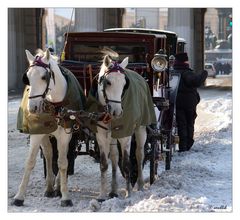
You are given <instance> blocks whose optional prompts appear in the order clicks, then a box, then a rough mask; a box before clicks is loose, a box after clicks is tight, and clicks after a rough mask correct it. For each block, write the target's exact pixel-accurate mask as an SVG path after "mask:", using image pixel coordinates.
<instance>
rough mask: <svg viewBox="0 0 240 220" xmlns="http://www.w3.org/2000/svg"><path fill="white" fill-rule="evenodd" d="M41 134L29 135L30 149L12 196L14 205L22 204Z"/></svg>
mask: <svg viewBox="0 0 240 220" xmlns="http://www.w3.org/2000/svg"><path fill="white" fill-rule="evenodd" d="M43 136H44V135H31V136H30V149H29V153H28V157H27V160H26V163H25V170H24V174H23V178H22V182H21V184H20V185H19V188H18V192H17V194H16V195H15V196H14V200H13V202H12V204H13V205H16V206H22V205H23V202H24V196H25V193H26V188H27V184H28V182H29V178H30V175H31V171H32V169H33V168H34V166H35V164H36V157H37V154H38V151H39V148H40V144H41V141H42V138H43Z"/></svg>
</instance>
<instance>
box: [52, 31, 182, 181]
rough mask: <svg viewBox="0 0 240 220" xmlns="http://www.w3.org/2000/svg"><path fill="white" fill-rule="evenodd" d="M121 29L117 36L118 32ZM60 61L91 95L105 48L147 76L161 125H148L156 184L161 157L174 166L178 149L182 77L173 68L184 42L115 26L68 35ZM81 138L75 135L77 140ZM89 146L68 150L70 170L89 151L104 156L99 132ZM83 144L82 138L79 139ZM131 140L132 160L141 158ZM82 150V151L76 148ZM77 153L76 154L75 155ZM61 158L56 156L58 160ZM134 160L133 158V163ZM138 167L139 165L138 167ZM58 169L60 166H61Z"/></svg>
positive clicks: (162, 34) (147, 154)
mask: <svg viewBox="0 0 240 220" xmlns="http://www.w3.org/2000/svg"><path fill="white" fill-rule="evenodd" d="M116 33H117V34H116ZM66 37H67V41H66V42H67V44H66V47H65V50H64V59H62V60H61V65H63V66H64V67H66V68H67V69H69V70H70V71H71V72H73V73H74V75H75V76H76V78H77V79H78V81H79V83H80V84H81V86H82V88H83V90H84V93H85V95H86V96H87V95H88V93H89V90H90V88H91V87H92V86H93V84H94V83H95V82H94V78H95V77H96V75H97V73H98V71H99V68H100V65H101V63H100V61H101V57H102V54H101V52H100V51H101V49H102V48H104V47H108V48H111V49H113V50H114V51H117V52H118V54H119V56H120V58H119V60H122V59H123V58H124V57H126V56H127V57H129V63H128V66H127V68H128V69H131V70H134V71H135V72H137V73H139V74H140V75H141V76H143V77H144V78H145V80H146V81H147V83H148V85H149V87H150V91H151V94H152V98H153V102H154V104H155V113H156V116H157V119H158V123H157V125H156V126H154V127H151V126H148V128H147V129H148V138H147V142H146V144H145V159H144V161H145V162H146V161H148V160H149V161H150V183H151V184H152V183H153V182H154V179H155V176H156V174H157V165H158V161H159V160H160V159H164V161H165V169H166V170H169V169H170V167H171V158H172V153H173V152H174V150H175V149H176V148H177V144H178V134H177V126H176V118H175V117H176V115H175V99H176V93H177V88H178V82H179V79H180V76H179V75H178V73H175V72H174V71H173V68H172V65H173V62H174V57H173V56H171V55H175V54H176V53H178V52H184V48H185V44H186V42H185V40H184V39H183V38H178V36H177V34H176V33H174V32H170V31H161V30H154V29H142V28H114V29H106V30H105V31H104V32H82V33H68V34H67V35H66ZM76 136H77V137H75V134H74V138H76V139H78V138H79V137H78V135H77V134H76ZM84 138H85V139H84V140H83V141H85V144H86V147H85V148H83V147H82V144H80V145H78V146H76V143H77V142H76V141H73V143H74V144H72V145H71V147H70V150H69V155H68V157H69V158H72V159H70V160H69V164H70V166H69V170H68V172H69V174H73V173H74V158H75V157H76V155H83V154H89V155H90V156H93V157H94V158H95V159H96V160H98V159H99V150H98V146H97V142H96V140H95V138H94V135H90V136H88V135H87V136H86V135H85V137H84ZM78 143H79V142H78ZM134 146H135V143H134V138H133V141H132V150H131V155H130V156H131V160H132V162H133V161H136V158H135V152H134ZM76 149H77V150H76ZM71 152H72V153H71ZM55 160H56V158H55ZM133 163H134V162H133ZM133 167H134V166H133ZM56 170H57V169H56ZM132 172H133V174H132V183H133V184H134V183H135V181H136V175H137V174H136V170H134V168H133V170H132Z"/></svg>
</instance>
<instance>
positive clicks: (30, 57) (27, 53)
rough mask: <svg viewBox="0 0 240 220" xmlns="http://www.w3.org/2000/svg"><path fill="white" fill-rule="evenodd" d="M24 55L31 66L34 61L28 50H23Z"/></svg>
mask: <svg viewBox="0 0 240 220" xmlns="http://www.w3.org/2000/svg"><path fill="white" fill-rule="evenodd" d="M25 53H26V55H27V59H28V62H29V64H31V63H32V62H33V61H34V56H33V55H32V54H31V53H30V51H29V50H25Z"/></svg>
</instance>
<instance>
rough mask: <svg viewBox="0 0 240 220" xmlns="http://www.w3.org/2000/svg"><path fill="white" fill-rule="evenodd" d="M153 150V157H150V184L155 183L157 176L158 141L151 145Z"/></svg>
mask: <svg viewBox="0 0 240 220" xmlns="http://www.w3.org/2000/svg"><path fill="white" fill-rule="evenodd" d="M151 145H152V149H151V157H150V184H153V182H154V181H155V176H156V175H157V167H158V162H157V160H156V156H157V155H156V153H157V149H158V148H157V147H158V146H157V141H156V140H154V141H152V143H151Z"/></svg>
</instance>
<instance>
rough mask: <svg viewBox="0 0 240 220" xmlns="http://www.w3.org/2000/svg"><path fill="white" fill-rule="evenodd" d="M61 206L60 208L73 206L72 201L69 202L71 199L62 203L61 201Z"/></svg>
mask: <svg viewBox="0 0 240 220" xmlns="http://www.w3.org/2000/svg"><path fill="white" fill-rule="evenodd" d="M61 206H62V207H69V206H73V203H72V200H71V199H67V200H62V201H61Z"/></svg>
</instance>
